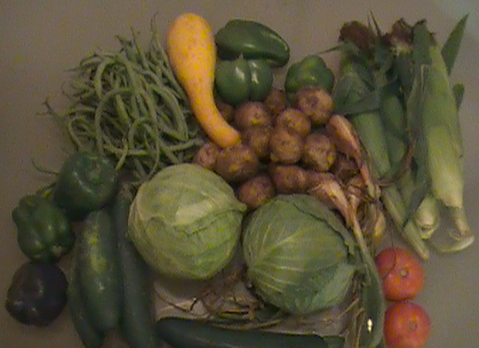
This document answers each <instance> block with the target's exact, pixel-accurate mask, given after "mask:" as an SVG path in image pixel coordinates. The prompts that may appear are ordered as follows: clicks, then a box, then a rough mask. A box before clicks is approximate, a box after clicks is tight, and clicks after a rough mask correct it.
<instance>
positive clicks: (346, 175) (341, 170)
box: [330, 151, 359, 182]
mask: <svg viewBox="0 0 479 348" xmlns="http://www.w3.org/2000/svg"><path fill="white" fill-rule="evenodd" d="M358 171H359V169H358V166H357V164H356V161H355V160H354V159H352V158H350V157H348V156H346V155H345V154H344V153H342V152H339V151H338V152H337V155H336V161H334V163H333V165H332V166H331V169H330V172H331V173H333V174H334V176H336V177H337V178H338V180H340V181H342V182H347V181H348V180H349V179H351V178H352V177H354V176H355V175H356V174H357V173H358Z"/></svg>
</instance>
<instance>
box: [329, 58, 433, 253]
mask: <svg viewBox="0 0 479 348" xmlns="http://www.w3.org/2000/svg"><path fill="white" fill-rule="evenodd" d="M345 80H347V83H346V82H344V81H345ZM338 86H348V87H349V89H348V91H337V90H336V91H335V96H337V95H340V96H341V100H342V102H343V103H344V102H346V103H347V102H349V103H351V104H353V103H357V102H358V101H360V100H361V98H363V97H364V96H366V95H368V94H369V93H370V89H369V88H368V85H367V84H366V83H365V81H364V79H363V78H362V77H361V75H360V73H359V72H358V70H356V66H355V63H352V62H350V61H348V60H347V59H345V60H344V61H343V65H342V68H341V74H340V78H339V81H338ZM345 95H346V96H345ZM348 118H349V119H350V122H351V123H352V124H353V126H354V128H355V129H356V131H357V133H358V135H359V137H360V139H361V143H362V145H363V147H364V149H365V152H366V155H367V156H366V158H368V159H369V160H370V166H371V168H372V169H373V174H374V175H375V177H376V179H381V178H384V177H385V176H388V175H390V174H391V172H392V167H391V162H390V159H389V154H388V145H387V141H386V138H385V131H384V125H383V123H382V121H381V115H380V112H379V110H376V111H367V112H359V113H355V114H352V115H348ZM381 199H382V201H383V203H384V207H385V209H386V211H387V212H388V214H389V215H390V216H391V218H392V220H393V222H394V224H395V226H396V228H397V229H398V231H399V232H400V234H401V236H402V237H403V238H404V239H405V240H406V241H407V242H408V243H409V244H410V245H411V246H412V248H413V249H414V250H415V251H416V252H417V254H418V255H419V256H420V257H421V258H422V259H424V260H427V259H428V258H429V250H428V248H427V246H426V244H425V243H424V241H423V240H422V238H421V234H420V231H419V229H418V228H417V226H416V225H415V224H414V223H412V222H410V221H409V222H406V218H407V210H406V205H405V203H404V200H403V197H402V195H401V193H400V192H399V190H398V187H397V186H396V185H395V184H394V183H393V184H390V185H387V186H385V187H384V188H383V189H382V190H381Z"/></svg>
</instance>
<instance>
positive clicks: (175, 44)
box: [166, 13, 240, 147]
mask: <svg viewBox="0 0 479 348" xmlns="http://www.w3.org/2000/svg"><path fill="white" fill-rule="evenodd" d="M166 49H167V53H168V57H169V60H170V63H171V66H172V68H173V71H174V72H175V74H176V76H177V78H178V80H179V82H180V83H181V85H182V86H183V88H184V89H185V91H186V93H187V95H188V98H189V100H190V103H191V107H192V109H193V112H194V114H195V116H196V118H197V120H198V122H199V123H200V125H201V126H202V128H203V129H204V130H205V132H206V134H207V135H208V136H209V137H210V138H211V140H212V141H214V142H215V143H216V144H218V145H219V146H221V147H228V146H232V145H234V144H236V143H238V142H239V141H240V134H239V132H238V131H237V130H236V129H234V128H233V127H232V126H231V125H230V124H229V123H228V122H226V121H225V119H224V118H223V117H222V115H221V113H220V112H219V110H218V108H217V107H216V104H215V99H214V95H213V89H214V77H215V64H216V46H215V41H214V34H213V32H212V30H211V27H210V26H209V24H208V23H207V21H206V20H205V19H204V18H203V17H201V16H199V15H196V14H194V13H184V14H181V15H180V16H178V17H177V18H176V19H175V20H174V22H173V23H172V24H171V26H170V28H169V30H168V33H167V36H166Z"/></svg>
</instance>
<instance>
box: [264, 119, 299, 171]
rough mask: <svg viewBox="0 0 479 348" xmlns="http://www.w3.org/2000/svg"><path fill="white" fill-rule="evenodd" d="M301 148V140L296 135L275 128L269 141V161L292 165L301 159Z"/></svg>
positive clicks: (283, 129)
mask: <svg viewBox="0 0 479 348" xmlns="http://www.w3.org/2000/svg"><path fill="white" fill-rule="evenodd" d="M303 146H304V142H303V139H302V138H301V136H299V134H298V133H296V132H294V131H291V130H288V129H286V128H282V127H276V128H275V129H274V131H273V133H272V134H271V138H270V139H269V150H270V159H271V161H272V162H278V163H283V164H294V163H296V162H298V161H299V160H300V159H301V155H302V153H303Z"/></svg>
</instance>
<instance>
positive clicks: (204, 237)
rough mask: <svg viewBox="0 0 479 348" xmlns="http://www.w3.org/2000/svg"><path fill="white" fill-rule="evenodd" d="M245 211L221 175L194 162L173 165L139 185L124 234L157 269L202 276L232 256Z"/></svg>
mask: <svg viewBox="0 0 479 348" xmlns="http://www.w3.org/2000/svg"><path fill="white" fill-rule="evenodd" d="M245 210H246V206H245V205H244V204H242V203H241V202H239V201H238V200H237V199H236V197H235V195H234V191H233V190H232V188H231V187H230V186H229V185H228V184H227V183H226V182H225V181H224V180H223V179H222V178H221V177H220V176H218V175H217V174H215V173H213V172H212V171H210V170H207V169H204V168H202V167H200V166H197V165H194V164H178V165H174V166H170V167H167V168H165V169H163V170H161V171H160V172H159V173H158V174H156V175H155V176H154V177H153V178H152V179H151V180H150V181H148V182H146V183H144V184H143V185H142V186H140V189H139V190H138V193H137V195H136V197H135V199H134V200H133V203H132V206H131V209H130V216H129V222H128V224H129V232H128V233H129V236H130V238H131V239H132V241H133V243H134V245H135V247H136V248H137V249H138V251H139V253H140V254H141V255H142V257H143V258H144V259H145V261H146V262H147V263H148V264H149V265H150V266H151V267H152V268H153V269H155V270H157V271H158V272H160V273H162V274H164V275H167V276H171V277H175V278H184V279H206V278H209V277H212V276H213V275H215V274H216V273H217V272H218V271H220V270H221V269H222V268H224V267H225V266H226V265H227V264H228V262H229V261H230V260H231V258H232V257H233V255H234V252H235V249H236V247H237V245H238V244H239V236H240V233H241V221H242V218H243V213H244V211H245Z"/></svg>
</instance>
